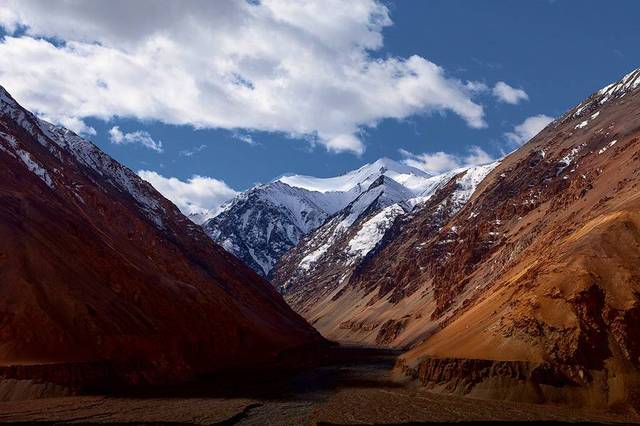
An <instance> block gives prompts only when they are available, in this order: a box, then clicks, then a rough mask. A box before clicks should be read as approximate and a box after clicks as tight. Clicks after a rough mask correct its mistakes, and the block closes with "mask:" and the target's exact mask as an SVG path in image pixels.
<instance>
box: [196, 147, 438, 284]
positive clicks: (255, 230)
mask: <svg viewBox="0 0 640 426" xmlns="http://www.w3.org/2000/svg"><path fill="white" fill-rule="evenodd" d="M381 176H384V177H385V178H386V179H385V182H387V183H388V185H386V186H385V188H386V191H385V192H384V194H385V195H384V197H391V198H393V199H395V200H397V201H401V202H406V203H407V205H406V206H405V207H406V208H407V209H408V208H410V206H411V205H412V204H413V203H415V202H417V201H419V200H420V199H421V198H420V197H424V196H425V195H424V194H426V193H428V192H429V191H430V190H431V189H432V188H433V186H434V185H436V184H437V182H438V181H439V180H438V179H437V178H434V177H433V176H431V175H429V174H427V173H425V172H423V171H421V170H419V169H416V168H413V167H409V166H406V165H404V164H401V163H398V162H396V161H393V160H390V159H388V158H383V159H380V160H378V161H376V162H374V163H371V164H366V165H364V166H362V167H360V168H359V169H357V170H354V171H351V172H349V173H346V174H343V175H341V176H336V177H329V178H317V177H311V176H301V175H291V176H283V177H281V178H279V179H277V180H276V181H274V182H271V183H268V184H264V185H258V186H256V187H254V188H252V189H250V190H248V191H245V192H243V193H241V194H239V195H238V196H237V197H235V198H234V199H233V200H231V201H230V202H228V203H227V204H226V205H225V206H223V208H222V209H221V213H220V214H218V215H217V216H215V217H214V218H212V219H209V220H207V221H205V223H204V224H203V228H204V230H205V232H206V233H207V234H208V235H209V236H211V238H213V240H214V241H216V242H218V243H220V244H221V245H222V246H223V247H224V248H225V249H227V250H228V251H229V252H231V253H233V254H234V255H236V256H237V257H238V258H240V259H242V260H243V261H244V262H245V263H247V264H248V265H249V266H251V267H252V268H253V269H254V270H256V271H257V272H259V273H261V274H262V275H264V276H267V275H268V274H269V273H270V271H271V269H272V268H273V266H274V265H275V264H276V262H277V261H278V259H280V257H281V256H282V255H283V254H284V253H286V252H287V251H288V250H290V249H291V248H292V247H294V246H295V245H297V244H298V242H299V241H300V240H301V239H302V237H304V236H305V235H307V234H308V233H309V232H311V231H313V230H314V229H316V228H318V227H319V226H320V225H322V224H323V223H324V222H325V221H326V220H327V219H328V218H329V217H331V216H332V215H334V214H336V213H337V212H339V211H341V210H342V209H344V208H345V207H347V206H348V205H350V204H351V203H352V202H354V200H356V199H358V198H359V197H360V196H361V195H362V194H364V193H366V192H368V190H369V189H370V188H371V187H372V186H373V184H374V183H375V182H376V180H377V179H379V178H380V177H381ZM368 196H371V194H369V195H368ZM412 199H413V201H409V200H412ZM367 200H368V199H362V200H361V202H362V203H365V202H366V201H367ZM369 201H371V200H369Z"/></svg>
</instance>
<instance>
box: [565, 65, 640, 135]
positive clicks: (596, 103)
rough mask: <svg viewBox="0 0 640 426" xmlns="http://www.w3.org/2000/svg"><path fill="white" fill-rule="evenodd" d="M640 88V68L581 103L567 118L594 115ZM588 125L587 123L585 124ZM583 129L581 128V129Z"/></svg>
mask: <svg viewBox="0 0 640 426" xmlns="http://www.w3.org/2000/svg"><path fill="white" fill-rule="evenodd" d="M639 87H640V68H638V69H635V70H633V71H631V72H630V73H628V74H627V75H625V76H624V77H622V78H621V79H620V80H618V81H616V82H614V83H611V84H609V85H607V86H605V87H603V88H602V89H600V90H598V91H597V92H596V93H594V94H593V95H591V96H590V97H589V98H588V99H587V100H585V101H584V102H582V103H580V104H579V105H578V106H577V107H575V108H574V109H573V110H571V111H570V112H569V113H568V114H567V115H566V116H565V117H568V118H575V117H580V116H585V115H588V114H589V115H590V114H594V113H596V114H597V112H596V110H597V109H598V108H599V107H600V106H601V105H604V104H606V103H608V102H610V101H612V100H614V99H621V98H623V97H624V96H626V95H627V94H629V93H632V92H634V91H635V90H636V89H638V88H639ZM585 125H586V122H585ZM580 128H581V127H580Z"/></svg>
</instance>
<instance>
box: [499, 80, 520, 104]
mask: <svg viewBox="0 0 640 426" xmlns="http://www.w3.org/2000/svg"><path fill="white" fill-rule="evenodd" d="M492 93H493V96H495V97H496V98H497V99H498V100H499V101H500V102H505V103H507V104H512V105H516V104H519V103H520V101H527V100H529V95H527V92H525V91H524V90H522V89H516V88H514V87H511V86H509V85H508V84H507V83H505V82H504V81H499V82H497V83H496V85H495V86H494V87H493V92H492Z"/></svg>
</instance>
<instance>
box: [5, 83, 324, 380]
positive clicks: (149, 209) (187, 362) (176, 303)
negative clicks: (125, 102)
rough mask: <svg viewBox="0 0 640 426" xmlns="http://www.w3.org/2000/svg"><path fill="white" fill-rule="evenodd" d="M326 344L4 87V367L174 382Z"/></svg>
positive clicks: (265, 288) (170, 210)
mask: <svg viewBox="0 0 640 426" xmlns="http://www.w3.org/2000/svg"><path fill="white" fill-rule="evenodd" d="M320 342H321V339H320V338H319V336H318V334H317V333H316V332H315V331H314V330H313V329H312V328H311V327H310V326H308V325H307V324H306V322H305V321H304V320H303V319H302V318H301V317H299V316H298V315H297V314H295V313H294V312H293V311H291V310H290V309H289V307H288V306H287V305H286V304H285V303H284V301H283V300H282V298H281V297H280V296H279V295H278V294H277V292H276V291H275V290H274V289H273V288H272V286H271V285H269V283H268V282H266V281H265V280H263V279H262V278H260V277H259V276H258V275H257V274H255V273H254V272H253V271H252V270H250V269H249V268H248V267H246V266H245V265H243V264H242V263H241V262H239V261H238V260H237V259H235V258H234V257H233V256H232V255H230V254H228V253H227V252H226V251H225V250H223V249H222V248H221V247H219V246H217V245H216V244H214V243H213V242H212V241H211V239H210V238H209V237H208V236H207V235H205V234H204V232H203V231H202V230H201V229H200V227H198V226H197V225H195V224H193V223H192V222H191V221H189V220H188V219H187V218H186V217H184V216H183V215H182V214H181V213H180V212H179V211H178V209H177V208H176V207H175V206H174V205H173V204H172V203H171V202H169V201H168V200H166V199H165V198H163V197H162V196H161V195H160V194H159V193H158V192H157V191H155V190H154V189H153V188H152V187H151V185H149V184H148V183H146V182H144V181H143V180H141V179H140V178H139V177H137V176H136V175H135V174H134V173H133V172H131V171H130V170H128V169H127V168H125V167H123V166H121V165H120V164H118V163H117V162H116V161H114V160H113V159H111V158H110V157H108V156H107V155H105V154H104V153H102V152H101V151H100V150H99V149H98V148H96V147H95V146H94V145H92V144H91V143H90V142H88V141H86V140H84V139H82V138H80V137H78V136H77V135H75V134H73V133H72V132H70V131H68V130H66V129H63V128H59V127H55V126H52V125H50V124H48V123H46V122H43V121H40V120H38V119H37V118H36V117H34V116H33V115H32V114H30V113H29V112H28V111H26V110H24V109H23V108H21V107H20V106H19V105H18V104H17V103H16V102H15V101H14V100H13V99H12V98H11V97H10V96H9V95H8V94H7V93H6V92H5V91H4V89H1V88H0V365H3V366H10V365H35V364H52V363H64V364H67V363H71V362H82V363H102V364H105V363H106V364H108V365H109V366H110V368H112V369H114V370H115V372H116V373H117V375H118V376H119V378H120V379H122V380H124V381H127V382H137V381H140V380H149V381H166V380H169V379H173V378H185V377H189V376H191V375H193V374H195V373H199V372H209V371H217V370H220V369H224V368H229V367H243V366H249V365H260V364H266V363H268V362H269V361H270V360H272V359H273V357H274V356H275V355H277V354H278V353H281V352H282V351H284V350H287V349H290V348H294V347H299V346H302V345H308V344H317V343H320ZM2 371H4V372H5V373H6V374H8V375H9V376H10V375H11V374H13V373H15V369H14V370H11V369H7V368H4V369H3V370H2ZM12 371H13V373H11V372H12ZM33 371H37V369H33ZM60 371H63V370H62V369H61V370H60ZM0 373H1V372H0ZM6 374H5V375H6ZM21 374H22V373H21ZM43 374H44V373H43ZM47 374H48V375H50V374H51V373H50V372H49V373H47ZM77 374H80V373H77ZM54 375H55V373H54ZM60 375H64V373H60Z"/></svg>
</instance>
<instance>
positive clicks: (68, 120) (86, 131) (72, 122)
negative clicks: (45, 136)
mask: <svg viewBox="0 0 640 426" xmlns="http://www.w3.org/2000/svg"><path fill="white" fill-rule="evenodd" d="M39 117H40V118H42V119H43V120H46V121H48V122H50V123H54V124H58V125H60V126H63V127H65V128H67V129H69V130H71V131H72V132H74V133H76V134H78V135H83V136H95V135H97V134H98V133H97V132H96V129H94V128H93V127H91V126H89V125H87V123H85V122H84V121H83V120H81V119H79V118H78V117H68V116H64V115H56V116H49V115H45V114H40V115H39Z"/></svg>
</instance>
